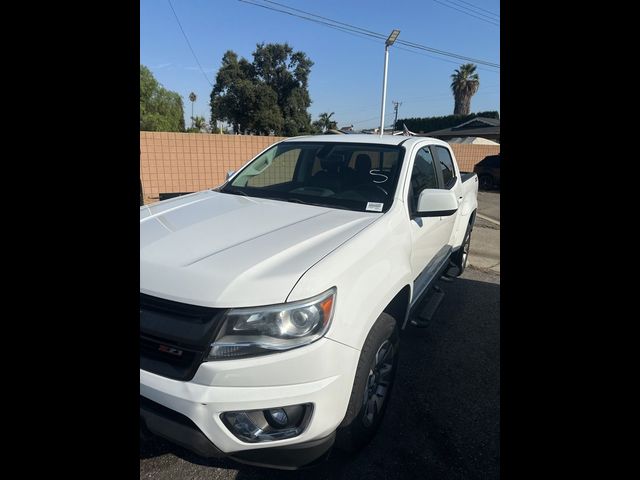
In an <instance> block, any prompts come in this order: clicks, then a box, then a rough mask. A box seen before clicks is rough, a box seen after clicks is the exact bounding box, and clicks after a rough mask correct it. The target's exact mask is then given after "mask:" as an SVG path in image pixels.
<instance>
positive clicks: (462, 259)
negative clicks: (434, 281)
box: [452, 225, 472, 276]
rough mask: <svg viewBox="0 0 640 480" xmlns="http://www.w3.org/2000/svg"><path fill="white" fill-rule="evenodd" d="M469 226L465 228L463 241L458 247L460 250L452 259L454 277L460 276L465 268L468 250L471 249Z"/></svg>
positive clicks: (470, 229)
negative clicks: (454, 269)
mask: <svg viewBox="0 0 640 480" xmlns="http://www.w3.org/2000/svg"><path fill="white" fill-rule="evenodd" d="M471 231H472V228H471V225H469V227H468V228H467V233H465V235H464V240H463V241H462V245H460V249H459V250H458V251H457V252H456V253H455V255H454V256H453V258H452V263H453V265H454V266H455V267H457V271H456V272H455V275H454V276H460V275H462V272H464V269H465V268H467V262H468V260H469V249H470V248H471Z"/></svg>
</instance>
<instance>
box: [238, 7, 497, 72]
mask: <svg viewBox="0 0 640 480" xmlns="http://www.w3.org/2000/svg"><path fill="white" fill-rule="evenodd" d="M238 1H240V2H243V3H248V4H250V5H254V6H256V7H261V8H265V9H267V10H273V11H275V12H280V13H284V14H287V15H290V16H293V17H298V18H301V19H303V20H308V21H311V22H315V23H319V24H322V25H325V26H328V27H330V28H334V29H337V30H342V31H349V32H353V33H357V34H360V35H366V36H368V37H372V38H375V39H378V40H383V41H384V40H386V38H387V35H384V34H382V33H378V32H373V31H371V30H367V29H365V28H362V27H357V26H355V25H351V24H348V23H344V22H339V21H337V20H333V19H330V18H328V17H323V16H320V15H316V14H314V13H309V12H305V11H304V10H300V9H297V8H296V9H294V8H293V7H289V6H287V5H284V4H281V3H278V2H274V1H271V0H263V1H265V2H268V3H271V4H275V5H280V6H282V7H284V8H288V9H290V10H294V11H296V12H300V13H303V14H304V15H306V16H303V15H298V14H296V13H293V12H289V11H286V10H282V9H279V8H275V7H270V6H268V5H263V4H260V3H255V2H253V1H249V0H238ZM310 17H315V18H310ZM318 19H320V20H318ZM325 20H327V21H325ZM329 22H332V23H329ZM396 43H400V44H402V45H405V46H408V47H410V48H414V49H419V50H424V51H428V52H432V53H435V54H438V55H442V56H448V57H452V58H457V59H460V60H465V61H469V62H472V63H477V64H480V65H487V66H489V67H495V68H500V65H499V64H497V63H492V62H488V61H485V60H479V59H477V58H471V57H467V56H464V55H460V54H457V53H453V52H447V51H445V50H439V49H436V48H432V47H429V46H426V45H421V44H419V43H414V42H407V41H405V40H400V39H398V40H396ZM394 46H395V45H394ZM414 53H415V52H414ZM439 60H442V59H439Z"/></svg>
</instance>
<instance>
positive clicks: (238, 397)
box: [140, 338, 360, 468]
mask: <svg viewBox="0 0 640 480" xmlns="http://www.w3.org/2000/svg"><path fill="white" fill-rule="evenodd" d="M359 355H360V352H359V351H357V350H355V349H353V348H351V347H348V346H346V345H343V344H340V343H338V342H335V341H333V340H330V339H328V338H323V339H321V340H318V341H317V342H314V343H313V344H311V345H307V346H305V347H301V348H298V349H294V350H290V351H287V352H282V353H276V354H272V355H265V356H261V357H254V358H247V359H238V360H226V361H217V362H207V363H203V364H202V365H201V366H200V368H199V369H198V372H197V373H196V375H195V376H194V378H193V379H192V380H191V381H188V382H185V381H179V380H172V379H169V378H166V377H162V376H160V375H156V374H153V373H150V372H147V371H145V370H140V395H141V405H140V416H141V420H144V423H145V424H146V425H147V427H148V428H149V430H151V431H152V432H154V433H156V434H158V435H160V436H162V437H164V438H167V439H168V440H170V441H173V442H174V443H176V444H179V445H182V446H184V447H186V448H188V449H190V450H192V451H194V452H195V453H197V454H199V455H201V456H203V457H224V456H227V457H231V458H234V459H236V460H238V461H241V462H244V463H252V464H256V465H263V466H272V467H276V468H300V467H302V466H305V465H308V464H309V463H313V461H315V460H317V459H322V458H323V457H324V456H325V455H326V454H327V453H328V452H329V450H330V449H331V446H332V445H333V438H334V434H335V430H336V428H337V427H338V425H339V424H340V422H341V421H342V419H343V418H344V415H345V413H346V410H347V404H348V401H349V397H350V395H351V389H352V387H353V379H354V376H355V370H356V366H357V363H358V359H359ZM149 401H151V403H150V402H149ZM302 403H312V404H313V415H312V417H311V420H310V421H309V424H308V425H307V427H306V429H305V430H304V431H303V432H302V433H301V434H300V435H298V436H297V437H293V438H289V439H284V440H275V441H271V442H264V443H247V442H244V441H242V440H240V439H238V438H237V437H236V436H235V435H233V434H232V433H231V432H230V431H229V430H228V429H227V427H226V426H225V425H224V423H223V422H222V420H221V418H220V415H221V414H222V413H223V412H228V411H239V410H257V409H269V408H277V407H281V406H286V405H296V404H302ZM145 405H146V407H145ZM158 407H160V408H158ZM313 457H315V458H313Z"/></svg>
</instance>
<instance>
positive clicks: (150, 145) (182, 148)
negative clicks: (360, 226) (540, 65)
mask: <svg viewBox="0 0 640 480" xmlns="http://www.w3.org/2000/svg"><path fill="white" fill-rule="evenodd" d="M283 138H285V137H258V136H253V135H212V134H206V133H166V132H140V178H141V179H142V188H143V191H144V200H145V203H149V202H153V201H156V200H157V199H158V195H159V194H160V193H171V192H195V191H198V190H204V189H206V188H212V187H215V186H217V185H220V184H221V183H222V182H224V179H225V175H226V173H227V171H228V170H237V169H238V168H239V167H240V166H241V165H243V164H244V163H246V162H247V161H248V160H250V159H251V158H253V157H254V156H255V155H256V154H258V153H259V152H261V151H262V150H264V149H265V148H267V147H268V146H269V145H271V144H273V143H275V142H278V141H280V140H282V139H283ZM452 148H453V152H454V153H455V155H456V159H457V160H458V164H459V166H460V170H462V171H472V170H473V166H474V165H475V164H476V163H478V162H479V161H480V160H482V159H483V158H484V157H485V156H487V155H495V154H496V153H500V146H499V145H462V144H453V145H452Z"/></svg>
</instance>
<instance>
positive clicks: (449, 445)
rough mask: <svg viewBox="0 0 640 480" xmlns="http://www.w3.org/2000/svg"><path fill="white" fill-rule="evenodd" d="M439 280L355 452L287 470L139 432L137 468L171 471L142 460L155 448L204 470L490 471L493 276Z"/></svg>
mask: <svg viewBox="0 0 640 480" xmlns="http://www.w3.org/2000/svg"><path fill="white" fill-rule="evenodd" d="M440 286H441V288H442V289H443V290H444V291H445V293H446V296H445V298H444V300H443V302H442V304H441V306H440V308H439V310H438V312H437V313H436V315H435V316H434V318H433V320H432V322H431V324H430V325H429V326H428V327H427V328H424V329H416V328H413V327H407V329H406V330H405V331H404V332H403V333H402V335H401V351H400V360H399V361H400V365H399V369H398V375H397V377H396V383H395V386H394V390H393V395H392V396H391V400H390V404H389V406H388V409H387V413H386V417H385V419H384V421H383V423H382V425H381V427H380V430H379V431H378V434H377V435H376V437H375V438H374V439H373V441H372V442H371V443H370V444H369V445H368V446H367V447H366V448H365V449H363V450H362V451H361V452H359V453H358V454H356V455H353V456H348V455H345V454H343V453H341V452H338V451H334V452H332V454H331V456H330V458H329V459H328V461H326V462H325V463H323V464H321V465H319V466H317V467H314V468H311V469H306V470H299V471H293V472H288V471H278V470H270V469H263V468H255V467H251V466H245V465H241V464H238V463H235V462H233V461H231V460H206V459H203V458H200V457H198V456H197V455H195V454H192V453H191V452H189V451H187V450H185V449H183V448H180V447H178V446H174V445H172V444H169V443H168V442H165V441H164V440H162V439H160V438H157V437H151V438H147V439H142V438H141V443H140V461H141V469H140V471H141V477H142V474H143V470H144V471H147V472H149V471H154V472H156V473H157V474H159V475H158V476H157V477H156V475H150V477H151V476H152V477H154V478H171V477H170V475H168V476H166V477H164V476H162V470H163V469H162V468H160V467H159V466H157V465H153V466H151V465H149V466H148V468H147V466H145V467H144V468H143V463H146V462H156V461H160V458H155V457H162V464H166V463H168V462H169V463H170V462H174V463H180V462H188V464H190V465H189V468H188V470H189V474H190V475H191V474H194V473H195V474H196V475H198V473H202V476H203V478H205V477H209V478H235V479H237V480H246V479H258V478H260V479H264V478H267V479H270V478H274V479H275V478H291V479H294V478H295V479H336V478H339V479H364V478H366V479H394V478H398V479H400V478H402V479H404V478H429V479H441V478H442V479H444V478H447V479H452V478H453V479H463V478H464V479H470V478H478V479H479V478H482V479H489V478H496V479H497V478H499V476H500V466H499V464H500V314H499V302H500V285H499V284H495V283H487V282H480V281H476V280H470V279H466V278H459V279H457V280H456V281H454V282H452V283H444V282H440ZM166 454H171V455H166ZM167 457H168V458H167ZM184 467H185V465H182V468H184ZM182 468H181V467H180V465H178V464H176V465H173V467H172V468H171V469H172V470H173V472H179V471H181V470H182ZM194 468H195V469H196V470H194ZM199 469H202V470H203V471H202V472H198V473H196V471H197V470H199ZM211 469H227V470H230V471H227V472H219V473H218V472H213V471H211ZM166 473H167V474H170V472H168V471H167V472H166ZM214 473H216V474H215V475H214ZM234 474H235V475H234ZM194 478H195V477H194Z"/></svg>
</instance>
